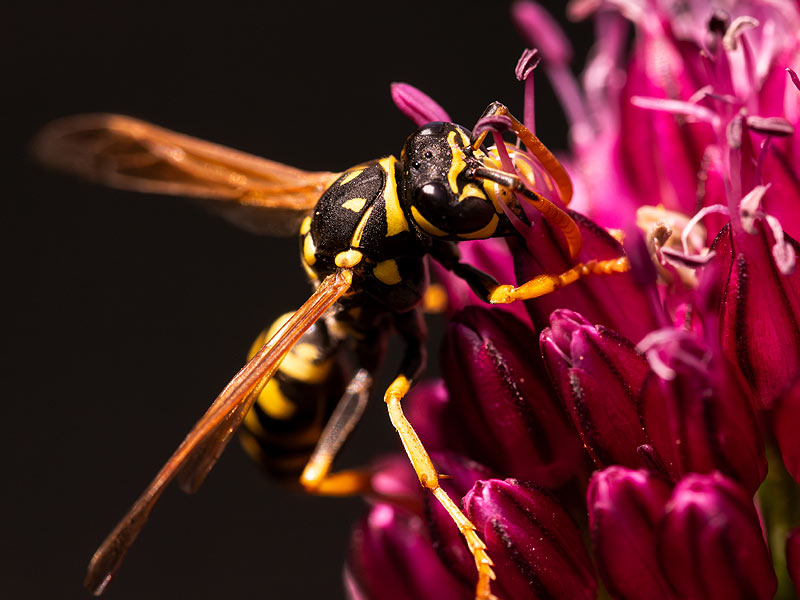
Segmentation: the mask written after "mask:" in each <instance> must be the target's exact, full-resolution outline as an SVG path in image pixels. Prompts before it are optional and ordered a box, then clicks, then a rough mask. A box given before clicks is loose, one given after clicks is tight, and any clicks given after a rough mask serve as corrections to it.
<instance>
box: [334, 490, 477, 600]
mask: <svg viewBox="0 0 800 600" xmlns="http://www.w3.org/2000/svg"><path fill="white" fill-rule="evenodd" d="M345 588H346V590H347V595H348V597H349V598H350V599H351V600H406V599H407V598H425V597H429V598H441V599H442V600H463V599H464V598H466V597H469V594H470V589H469V587H467V586H466V585H464V584H462V583H461V582H459V581H458V580H457V579H456V578H455V577H454V576H453V575H451V574H450V573H449V572H448V570H447V569H446V568H445V567H444V565H443V564H442V563H441V562H440V561H439V559H438V557H437V556H436V552H435V551H434V549H433V546H431V542H430V540H429V539H428V537H427V535H426V533H425V526H424V523H423V521H422V519H421V518H420V517H418V516H416V515H412V514H409V513H407V512H405V511H403V510H402V509H399V508H396V507H394V506H392V505H390V504H386V503H379V504H376V505H375V506H374V507H373V508H372V510H371V511H370V513H369V515H368V516H367V518H366V519H364V520H363V521H362V522H361V523H360V524H359V525H358V526H357V527H356V529H355V530H354V531H353V536H352V538H351V540H350V549H349V552H348V558H347V566H346V568H345Z"/></svg>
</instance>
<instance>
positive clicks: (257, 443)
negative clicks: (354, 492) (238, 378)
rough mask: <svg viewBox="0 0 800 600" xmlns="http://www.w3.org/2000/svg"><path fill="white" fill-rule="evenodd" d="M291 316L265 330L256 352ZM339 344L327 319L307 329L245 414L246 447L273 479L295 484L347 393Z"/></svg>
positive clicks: (254, 349)
mask: <svg viewBox="0 0 800 600" xmlns="http://www.w3.org/2000/svg"><path fill="white" fill-rule="evenodd" d="M290 316H291V313H287V314H285V315H283V316H282V317H280V318H279V319H277V320H276V321H275V323H273V324H272V326H271V327H269V328H268V329H265V330H264V331H262V332H261V334H260V335H259V336H258V338H257V339H256V340H255V342H254V343H253V347H252V348H251V350H250V353H249V356H253V355H254V354H255V353H256V352H257V351H258V349H259V348H261V346H262V345H263V344H264V343H265V342H266V341H267V340H268V339H270V338H271V337H272V335H273V333H274V332H276V331H277V330H278V329H279V328H280V326H281V325H283V323H284V322H286V320H287V319H288V318H289V317H290ZM339 347H340V344H339V343H338V342H337V341H334V340H333V339H332V338H331V336H329V335H328V332H327V331H326V328H325V324H324V322H318V323H317V324H315V325H314V326H313V327H312V328H311V329H309V330H308V331H307V332H306V333H305V334H304V335H303V337H301V338H300V341H299V342H298V343H297V344H296V345H295V346H294V347H293V348H292V350H291V351H290V352H289V354H287V355H286V357H285V358H284V359H283V362H282V363H281V366H280V367H279V369H278V372H277V373H276V374H275V376H274V377H273V378H272V379H271V380H270V381H269V383H267V385H266V386H265V387H264V389H263V390H262V391H261V393H260V394H259V397H258V400H257V401H256V403H255V404H254V405H253V408H252V409H251V410H250V412H249V413H247V416H246V417H245V419H244V423H243V427H242V429H241V430H240V431H241V435H240V439H241V442H242V446H243V447H244V449H245V451H246V452H247V453H248V455H250V457H251V458H253V459H254V460H256V461H257V462H259V463H260V464H261V465H262V466H263V467H264V468H265V470H266V471H267V472H268V473H269V474H270V475H271V476H272V477H273V478H275V479H277V480H279V481H285V482H286V483H296V482H297V477H298V476H299V474H300V473H301V472H302V470H303V467H304V466H305V464H306V462H307V461H308V459H309V457H310V456H311V453H312V451H313V450H314V447H315V446H316V443H317V441H318V440H319V437H320V435H321V433H322V429H323V428H324V427H325V423H326V422H327V421H328V418H329V417H330V415H331V413H332V412H333V409H334V408H335V406H336V403H337V402H338V401H339V398H340V397H341V396H342V394H343V393H344V389H345V385H346V381H347V369H346V367H345V366H344V361H343V360H341V357H340V353H339V352H338V350H339Z"/></svg>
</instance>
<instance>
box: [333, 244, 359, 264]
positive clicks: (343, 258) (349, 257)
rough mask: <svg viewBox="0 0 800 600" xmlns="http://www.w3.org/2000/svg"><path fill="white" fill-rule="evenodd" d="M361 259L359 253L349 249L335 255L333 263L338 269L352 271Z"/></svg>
mask: <svg viewBox="0 0 800 600" xmlns="http://www.w3.org/2000/svg"><path fill="white" fill-rule="evenodd" d="M362 258H363V255H362V254H361V252H359V251H358V250H353V249H352V248H350V250H345V251H344V252H339V254H337V255H336V258H334V259H333V262H334V263H335V264H336V266H337V267H339V268H340V269H352V268H353V267H355V266H356V265H357V264H358V263H360V262H361V259H362Z"/></svg>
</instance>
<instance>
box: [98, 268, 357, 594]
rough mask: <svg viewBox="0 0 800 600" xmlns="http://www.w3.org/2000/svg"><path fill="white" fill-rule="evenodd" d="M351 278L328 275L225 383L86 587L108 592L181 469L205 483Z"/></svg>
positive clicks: (104, 549)
mask: <svg viewBox="0 0 800 600" xmlns="http://www.w3.org/2000/svg"><path fill="white" fill-rule="evenodd" d="M351 282H352V272H350V271H347V270H342V271H339V272H337V273H335V274H334V275H329V276H328V277H326V278H325V279H324V280H323V281H322V283H321V284H320V285H319V287H318V288H317V290H316V291H315V292H314V294H312V296H311V297H310V298H309V299H308V300H307V301H306V303H305V304H303V306H302V307H300V309H299V310H298V311H297V312H295V313H294V315H292V317H291V318H290V319H289V320H288V321H287V322H286V323H285V324H284V325H283V327H281V328H280V329H279V330H278V332H277V333H276V334H275V335H274V336H273V337H272V338H271V339H270V340H269V341H268V342H267V343H266V344H264V346H262V348H261V350H259V351H258V353H257V354H256V355H255V356H254V357H253V358H252V359H250V361H249V362H248V363H247V364H246V365H245V366H244V367H242V369H241V370H240V371H239V372H238V373H237V374H236V376H235V377H234V378H233V379H232V380H231V382H230V383H229V384H228V385H227V386H225V389H224V390H222V392H221V393H220V395H219V396H218V397H217V399H216V400H214V403H213V404H212V405H211V407H210V408H209V409H208V410H207V411H206V413H205V414H204V415H203V417H202V418H201V419H200V420H199V421H198V422H197V424H195V426H194V427H193V428H192V430H191V431H190V432H189V435H187V436H186V438H185V439H184V440H183V442H181V445H180V446H178V449H177V450H176V451H175V452H174V453H173V454H172V456H171V457H170V458H169V460H168V461H167V462H166V464H165V465H164V466H163V467H162V468H161V470H160V471H159V472H158V474H157V475H156V477H155V479H153V481H152V482H151V483H150V485H149V486H147V489H145V491H144V493H143V494H142V495H141V496H140V497H139V498H138V500H136V502H135V503H134V505H133V506H132V507H131V509H130V510H129V511H128V513H127V514H126V515H125V516H124V517H123V519H122V520H121V521H120V522H119V524H117V526H116V527H115V528H114V530H113V531H112V532H111V533H110V534H109V536H108V537H107V538H106V539H105V541H104V542H103V544H102V545H101V546H100V548H98V550H97V552H95V554H94V556H93V557H92V561H91V563H90V564H89V570H88V573H87V575H86V580H85V581H84V585H85V586H86V588H87V589H89V590H91V591H92V592H93V593H94V594H95V595H98V594H101V593H102V592H103V590H104V589H105V587H106V585H108V582H109V581H110V580H111V577H112V576H113V575H114V573H115V572H116V570H117V569H118V568H119V565H120V564H121V563H122V559H123V557H124V556H125V553H126V552H127V551H128V548H130V546H131V544H132V543H133V541H134V540H135V539H136V536H137V535H139V532H140V531H141V530H142V527H144V524H145V522H146V521H147V518H148V516H149V515H150V511H151V510H152V509H153V506H154V505H155V503H156V501H157V500H158V498H159V497H160V496H161V493H162V492H163V491H164V489H165V487H166V486H167V485H168V484H169V483H170V482H171V481H172V480H173V479H174V478H175V476H176V475H177V474H178V473H179V472H181V474H182V475H185V476H186V477H187V480H188V481H190V482H191V483H193V484H194V487H196V486H197V485H199V484H200V482H201V481H202V479H203V477H204V476H205V475H206V473H208V471H209V470H210V469H211V467H212V466H213V465H214V462H216V460H217V458H218V457H219V455H220V453H221V452H222V451H223V449H224V448H225V445H226V444H227V443H228V441H229V440H230V438H231V436H232V435H233V433H234V431H236V428H237V427H238V426H239V424H240V423H241V421H242V419H243V418H244V416H245V415H246V414H247V412H248V411H249V410H250V409H251V408H252V406H253V403H254V402H255V399H256V398H257V397H258V394H259V393H260V392H261V390H262V389H263V388H264V386H265V385H266V384H267V382H268V381H269V379H270V378H271V377H272V375H273V374H274V373H275V371H276V370H277V369H278V366H279V365H280V363H281V360H282V359H283V357H284V356H285V355H286V353H287V352H288V351H289V350H290V349H291V348H292V346H293V345H294V344H295V342H297V340H298V339H299V338H300V337H301V336H302V335H303V333H304V332H305V331H306V330H307V329H308V328H309V327H311V325H313V324H314V323H315V322H316V321H317V319H319V318H320V317H321V316H322V315H323V314H324V313H325V311H326V310H328V308H330V307H331V306H332V305H333V304H334V303H335V302H336V301H337V300H338V299H339V298H341V297H342V296H343V295H344V294H345V293H346V292H347V290H348V289H349V288H350V283H351Z"/></svg>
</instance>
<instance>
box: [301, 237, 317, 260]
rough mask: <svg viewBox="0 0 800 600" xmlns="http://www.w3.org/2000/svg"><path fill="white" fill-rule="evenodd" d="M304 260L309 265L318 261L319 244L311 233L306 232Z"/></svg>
mask: <svg viewBox="0 0 800 600" xmlns="http://www.w3.org/2000/svg"><path fill="white" fill-rule="evenodd" d="M303 260H305V262H306V264H307V265H308V266H309V267H310V266H312V265H313V264H314V263H315V262H317V245H316V244H315V243H314V238H313V237H312V236H311V234H310V233H308V234H306V237H305V239H304V240H303Z"/></svg>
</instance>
